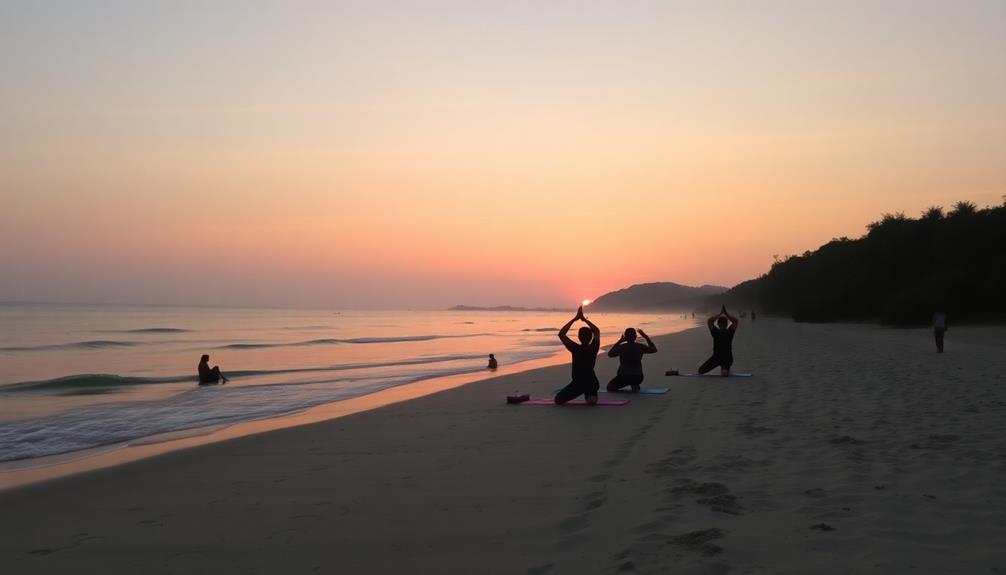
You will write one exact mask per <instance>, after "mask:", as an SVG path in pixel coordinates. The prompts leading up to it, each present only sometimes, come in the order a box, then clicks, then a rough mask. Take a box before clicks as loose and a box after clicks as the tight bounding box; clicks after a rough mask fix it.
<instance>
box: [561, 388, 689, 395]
mask: <svg viewBox="0 0 1006 575" xmlns="http://www.w3.org/2000/svg"><path fill="white" fill-rule="evenodd" d="M670 390H671V388H669V387H641V388H639V392H638V393H642V394H644V395H663V394H665V393H667V392H668V391H670ZM555 392H556V393H559V390H558V389H557V390H555ZM598 393H619V394H621V393H624V394H632V393H633V392H632V391H631V390H630V389H629V388H625V389H624V390H621V391H615V392H611V391H608V390H607V389H600V390H598Z"/></svg>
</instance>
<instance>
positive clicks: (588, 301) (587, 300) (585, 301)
mask: <svg viewBox="0 0 1006 575" xmlns="http://www.w3.org/2000/svg"><path fill="white" fill-rule="evenodd" d="M580 305H590V300H589V299H585V300H583V301H582V302H580Z"/></svg>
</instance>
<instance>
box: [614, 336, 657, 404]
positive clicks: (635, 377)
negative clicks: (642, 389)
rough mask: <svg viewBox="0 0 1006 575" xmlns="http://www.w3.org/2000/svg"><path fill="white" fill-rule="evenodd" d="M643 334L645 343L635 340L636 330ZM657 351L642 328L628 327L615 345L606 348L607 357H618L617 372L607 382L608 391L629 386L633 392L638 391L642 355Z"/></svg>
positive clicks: (641, 370) (640, 379)
mask: <svg viewBox="0 0 1006 575" xmlns="http://www.w3.org/2000/svg"><path fill="white" fill-rule="evenodd" d="M637 331H638V332H639V335H641V336H643V339H645V340H646V345H643V344H641V343H638V342H637V341H636V332H637ZM647 353H657V346H655V345H653V340H651V339H650V336H648V335H646V332H645V331H643V330H642V329H639V330H635V329H633V328H631V327H630V328H628V329H626V330H625V333H623V334H622V337H621V338H619V340H618V341H617V342H615V345H613V346H611V349H609V350H608V357H617V358H618V374H617V375H615V377H614V378H613V379H612V380H611V381H609V382H608V391H618V390H620V389H623V388H625V387H629V388H630V389H632V391H633V392H638V391H639V385H640V384H641V383H643V355H644V354H647Z"/></svg>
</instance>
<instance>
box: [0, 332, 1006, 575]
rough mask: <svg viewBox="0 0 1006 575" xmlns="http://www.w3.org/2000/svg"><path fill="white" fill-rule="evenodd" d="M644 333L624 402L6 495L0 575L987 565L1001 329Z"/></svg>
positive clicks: (413, 406)
mask: <svg viewBox="0 0 1006 575" xmlns="http://www.w3.org/2000/svg"><path fill="white" fill-rule="evenodd" d="M603 343H605V344H610V343H612V342H608V341H605V342H603ZM656 343H657V345H658V346H659V348H660V353H659V354H657V355H656V356H650V357H647V358H646V360H645V361H644V366H645V368H646V371H647V374H648V375H647V378H648V379H647V384H649V385H661V386H663V385H670V386H671V387H672V389H671V392H670V393H669V394H667V395H656V396H634V397H631V398H630V399H631V402H630V403H629V404H628V405H626V406H623V407H610V408H604V409H590V408H569V407H567V408H561V407H555V408H552V407H539V408H533V409H532V408H521V407H517V406H507V405H505V404H504V396H506V395H508V394H512V393H514V392H516V391H519V392H522V393H524V392H528V393H531V394H532V396H535V397H542V396H551V392H552V390H554V389H555V388H556V387H557V386H559V385H562V384H565V383H566V382H567V375H568V366H557V367H552V368H545V369H540V370H536V371H531V372H526V373H523V374H519V375H508V376H504V377H499V378H495V379H490V380H486V381H482V382H478V383H475V384H471V385H467V386H464V387H461V388H456V389H452V390H449V391H446V392H442V393H438V394H435V395H431V396H427V397H423V398H420V399H416V400H412V401H408V402H404V403H399V404H395V405H390V406H386V407H383V408H380V409H377V410H374V411H371V412H367V413H362V414H357V415H352V416H348V417H345V418H342V419H337V420H333V421H329V422H324V423H320V424H314V425H310V426H304V427H297V428H290V429H285V430H279V431H274V432H270V433H265V434H260V435H255V436H250V437H244V438H239V439H236V440H231V441H227V442H223V443H218V444H212V445H207V446H203V447H198V448H193V449H189V450H185V451H179V452H175V453H169V454H166V455H163V456H159V457H155V458H152V459H148V460H143V461H139V462H135V463H132V464H128V465H124V466H120V467H116V468H111V469H106V470H102V471H98V472H93V473H89V474H84V475H78V476H74V477H68V478H64V479H60V480H55V481H51V482H47V483H42V484H37V485H33V486H29V487H26V488H20V489H15V490H9V491H6V492H0V510H2V513H0V571H2V572H3V573H10V574H15V573H16V574H28V573H103V574H113V573H130V574H138V573H186V574H189V575H194V574H199V573H213V574H221V573H459V574H460V573H464V574H472V573H527V574H565V573H716V574H719V573H800V574H806V573H843V574H844V573H908V572H911V573H1004V572H1006V546H1004V545H1003V543H1004V542H1006V483H1004V481H1003V478H1004V477H1006V387H1004V384H1006V375H1004V374H1006V353H1004V351H1006V328H1001V327H954V328H952V329H951V331H950V332H949V333H948V335H947V353H945V354H943V355H938V354H936V353H935V350H934V346H933V343H932V338H931V335H930V334H929V333H928V332H927V331H926V330H921V329H913V330H894V329H884V328H879V327H876V326H870V325H849V324H839V325H810V324H795V323H792V322H789V321H783V320H767V319H766V320H762V319H760V320H759V321H758V322H757V323H755V324H750V323H747V322H745V323H743V324H742V325H741V328H740V331H739V332H738V335H737V338H736V342H735V356H736V358H737V363H736V365H735V368H736V369H738V370H740V371H750V372H753V373H754V374H755V376H754V377H753V378H751V379H746V380H741V379H732V380H708V379H696V378H668V377H664V376H663V375H660V374H663V373H664V371H666V370H669V369H689V370H691V369H694V368H695V366H697V365H698V364H699V363H700V362H701V361H702V360H704V359H705V358H706V357H707V355H708V353H709V349H710V341H709V336H708V334H707V333H706V332H705V329H704V328H702V329H694V330H689V331H687V332H683V333H679V334H672V335H669V336H664V337H661V338H657V340H656ZM615 368H616V362H615V361H614V360H609V359H608V358H606V357H602V358H599V359H598V375H599V377H600V378H601V380H602V385H603V383H605V382H606V381H607V378H609V377H611V376H612V375H613V374H614V370H615Z"/></svg>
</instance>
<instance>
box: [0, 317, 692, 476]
mask: <svg viewBox="0 0 1006 575" xmlns="http://www.w3.org/2000/svg"><path fill="white" fill-rule="evenodd" d="M689 329H695V328H694V327H686V328H683V329H682V330H679V331H677V332H670V333H665V334H660V335H658V336H654V338H659V337H664V336H667V335H671V334H673V333H680V332H681V331H687V330H689ZM608 345H611V343H609V344H608ZM568 361H569V358H568V354H567V352H566V351H565V350H561V351H557V352H556V353H555V354H554V355H552V356H550V357H546V358H541V359H532V360H527V361H523V362H519V363H516V364H512V365H503V366H501V367H500V368H498V369H497V370H495V371H489V370H486V371H480V372H474V373H463V374H457V375H450V376H441V377H431V378H427V379H421V380H418V381H414V382H411V383H407V384H403V385H396V386H393V387H389V388H385V389H382V390H380V391H376V392H373V393H368V394H365V395H360V396H357V397H352V398H349V399H343V400H340V401H335V402H331V403H326V404H322V405H318V406H315V407H312V408H310V409H307V410H305V411H301V412H296V413H292V414H288V415H282V416H279V417H270V418H266V419H258V420H249V421H242V422H239V423H234V424H229V425H226V426H223V427H219V426H216V427H211V428H190V429H183V430H178V431H174V432H168V433H164V434H158V435H153V436H144V437H138V438H136V439H133V440H130V441H128V442H125V443H113V444H108V445H102V446H97V447H94V448H90V449H85V450H82V451H71V452H66V453H59V454H54V455H48V456H44V457H38V458H31V459H27V460H14V461H8V462H2V463H0V492H3V491H7V490H11V489H17V488H19V487H24V486H27V485H31V484H34V483H38V482H44V481H49V480H53V479H59V478H63V477H69V476H73V475H77V474H80V473H87V472H91V471H97V470H101V469H105V468H109V467H116V466H119V465H124V464H127V463H131V462H134V461H140V460H143V459H147V458H150V457H156V456H158V455H162V454H165V453H171V452H174V451H178V450H184V449H191V448H193V447H199V446H202V445H209V444H214V443H219V442H223V441H228V440H231V439H235V438H239V437H245V436H249V435H257V434H261V433H269V432H272V431H277V430H282V429H287V428H293V427H300V426H304V425H312V424H315V423H321V422H325V421H328V420H332V419H336V418H340V417H345V416H347V415H352V414H356V413H362V412H366V411H370V410H373V409H377V408H380V407H383V406H385V405H390V404H393V403H398V402H403V401H409V400H412V399H415V398H418V397H423V396H425V395H429V394H433V393H438V392H440V391H446V390H449V389H453V388H455V387H458V386H462V385H467V384H470V383H475V382H481V381H487V380H494V379H498V378H505V377H508V376H512V375H516V374H521V373H524V372H527V371H532V370H536V369H541V368H545V367H552V366H555V365H561V364H563V363H568ZM172 436H180V437H172Z"/></svg>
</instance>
